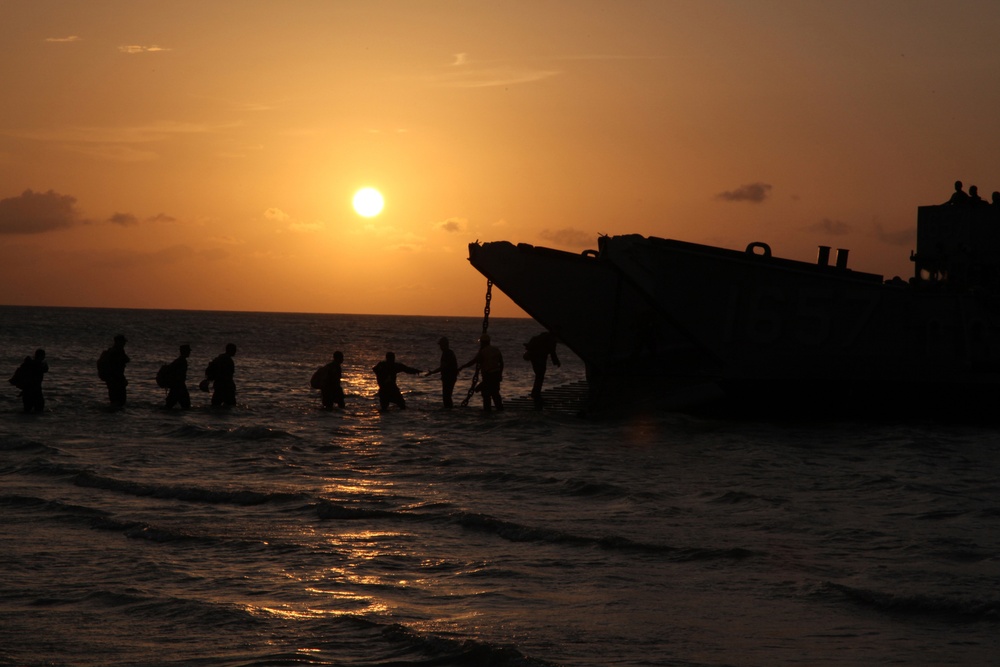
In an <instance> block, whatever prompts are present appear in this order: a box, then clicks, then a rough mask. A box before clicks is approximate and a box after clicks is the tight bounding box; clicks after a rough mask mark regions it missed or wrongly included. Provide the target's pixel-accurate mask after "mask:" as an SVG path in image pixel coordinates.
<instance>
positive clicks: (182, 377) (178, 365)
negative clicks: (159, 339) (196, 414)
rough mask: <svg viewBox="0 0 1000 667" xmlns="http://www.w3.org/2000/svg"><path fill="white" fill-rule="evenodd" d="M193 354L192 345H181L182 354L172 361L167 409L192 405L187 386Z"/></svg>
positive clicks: (184, 407) (183, 408)
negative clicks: (189, 359) (189, 360)
mask: <svg viewBox="0 0 1000 667" xmlns="http://www.w3.org/2000/svg"><path fill="white" fill-rule="evenodd" d="M190 356H191V346H190V345H187V344H184V345H181V347H180V356H179V357H177V358H176V359H174V360H173V361H171V362H170V371H169V377H170V385H169V388H168V391H167V409H168V410H169V409H171V408H173V407H174V406H175V405H180V406H181V409H182V410H187V409H188V408H190V407H191V394H190V392H188V388H187V374H188V357H190Z"/></svg>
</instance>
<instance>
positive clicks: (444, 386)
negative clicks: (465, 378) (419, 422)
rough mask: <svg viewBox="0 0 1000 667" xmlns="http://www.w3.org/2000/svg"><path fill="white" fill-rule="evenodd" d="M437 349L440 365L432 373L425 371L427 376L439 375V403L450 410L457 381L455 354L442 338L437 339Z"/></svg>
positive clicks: (446, 340)
mask: <svg viewBox="0 0 1000 667" xmlns="http://www.w3.org/2000/svg"><path fill="white" fill-rule="evenodd" d="M438 347H440V348H441V365H440V366H438V367H437V368H435V369H434V370H432V371H427V374H428V375H433V374H434V373H440V374H441V402H442V403H443V404H444V407H445V408H451V407H452V405H453V403H452V400H451V395H452V393H453V392H454V391H455V382H456V381H458V359H456V358H455V352H454V351H452V349H451V348H450V347H448V339H447V338H445V337H444V336H441V338H440V339H438Z"/></svg>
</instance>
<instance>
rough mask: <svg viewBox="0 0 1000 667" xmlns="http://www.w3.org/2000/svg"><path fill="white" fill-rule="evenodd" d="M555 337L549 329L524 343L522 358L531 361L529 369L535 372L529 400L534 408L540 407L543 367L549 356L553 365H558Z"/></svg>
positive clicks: (538, 408)
mask: <svg viewBox="0 0 1000 667" xmlns="http://www.w3.org/2000/svg"><path fill="white" fill-rule="evenodd" d="M556 342H557V341H556V337H555V336H553V335H552V333H551V332H549V331H543V332H542V333H540V334H538V335H537V336H534V337H533V338H532V339H531V340H529V341H528V342H527V343H525V344H524V358H525V359H526V360H527V361H530V362H531V370H533V371H534V372H535V382H534V384H533V385H532V386H531V400H533V401H534V402H535V409H536V410H541V409H542V383H543V382H544V381H545V368H546V366H547V365H548V361H549V359H550V358H551V359H552V363H553V364H554V365H555V366H557V367H558V366H560V365H561V364H560V362H559V357H558V355H556Z"/></svg>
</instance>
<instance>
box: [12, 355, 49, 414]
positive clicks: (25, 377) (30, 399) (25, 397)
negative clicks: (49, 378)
mask: <svg viewBox="0 0 1000 667" xmlns="http://www.w3.org/2000/svg"><path fill="white" fill-rule="evenodd" d="M48 372H49V365H48V363H47V362H46V361H45V350H43V349H41V348H39V349H37V350H35V356H34V357H25V358H24V361H22V362H21V365H20V366H18V367H17V370H16V371H14V375H13V377H11V378H10V383H11V384H12V385H14V386H15V387H17V388H18V389H20V390H21V403H22V405H23V406H24V414H29V413H32V412H42V411H44V410H45V396H44V395H43V394H42V380H43V379H44V377H45V374H46V373H48Z"/></svg>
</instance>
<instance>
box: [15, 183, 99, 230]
mask: <svg viewBox="0 0 1000 667" xmlns="http://www.w3.org/2000/svg"><path fill="white" fill-rule="evenodd" d="M83 222H85V220H83V218H82V217H81V216H80V214H79V212H78V211H77V210H76V198H75V197H71V196H70V195H61V194H59V193H57V192H55V191H53V190H49V191H48V192H32V191H31V190H25V191H24V192H22V193H21V194H20V195H19V196H17V197H8V198H6V199H0V234H42V233H44V232H51V231H55V230H58V229H67V228H69V227H73V226H75V225H78V224H80V223H83Z"/></svg>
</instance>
